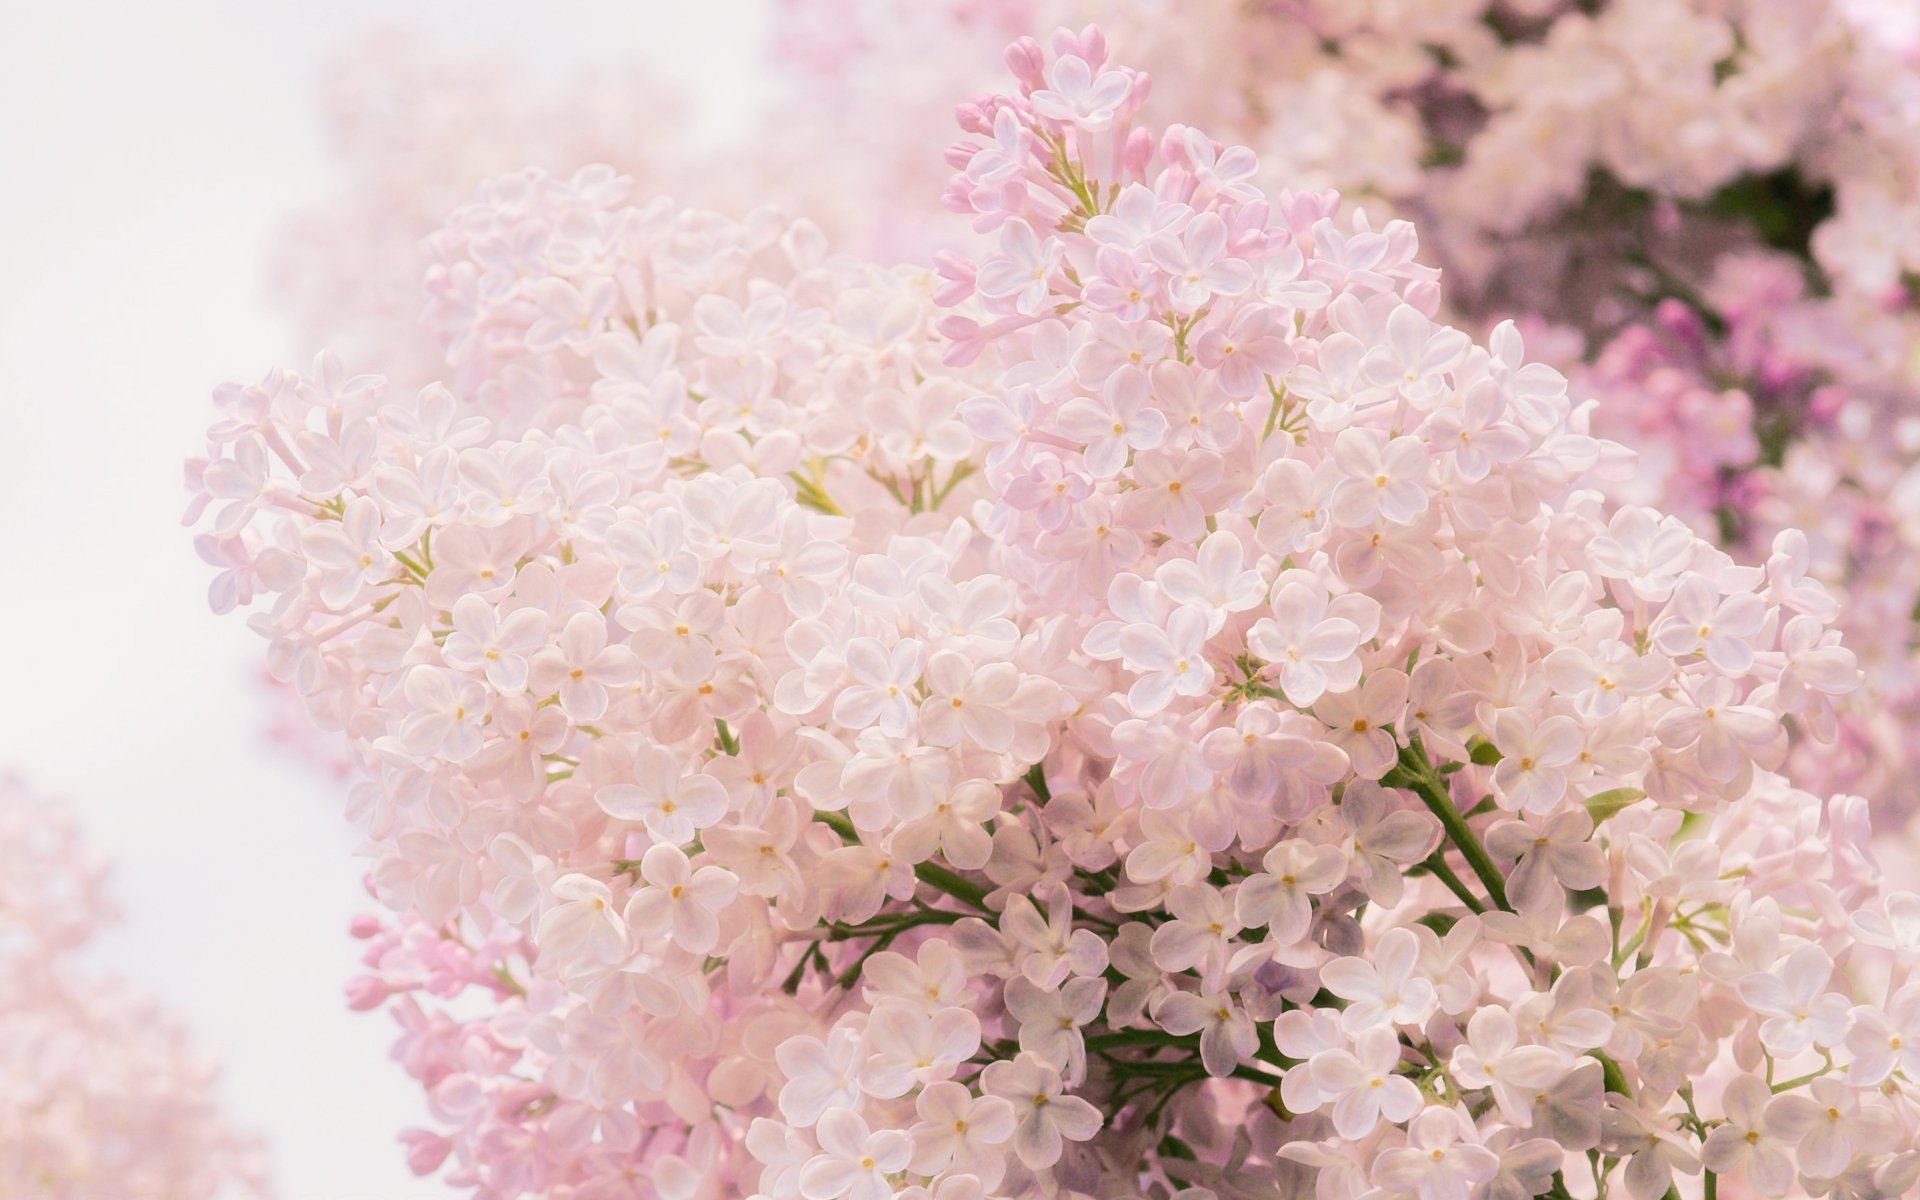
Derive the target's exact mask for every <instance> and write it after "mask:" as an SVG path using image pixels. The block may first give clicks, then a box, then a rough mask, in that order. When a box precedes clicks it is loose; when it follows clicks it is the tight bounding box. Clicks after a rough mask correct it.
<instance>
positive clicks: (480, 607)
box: [440, 592, 547, 695]
mask: <svg viewBox="0 0 1920 1200" xmlns="http://www.w3.org/2000/svg"><path fill="white" fill-rule="evenodd" d="M546 643H547V615H546V614H545V613H543V612H541V611H540V610H539V609H537V608H521V609H516V610H514V611H513V612H511V613H508V614H507V615H506V618H505V619H504V620H502V619H501V617H500V614H499V612H498V611H497V610H496V609H495V608H494V607H493V605H491V604H489V603H487V602H486V600H484V599H482V598H481V597H479V596H477V595H474V594H473V593H471V592H469V593H468V594H466V595H464V596H462V597H460V599H459V600H457V601H455V602H454V605H453V632H451V633H449V634H448V635H447V640H446V641H445V642H443V643H441V646H440V657H441V658H442V659H444V660H445V661H446V664H447V665H448V666H450V667H452V668H454V669H455V670H459V671H470V672H471V671H479V672H483V673H484V674H485V675H486V677H487V682H488V683H490V684H492V685H493V686H494V688H495V689H496V690H497V691H500V692H502V693H505V694H507V695H512V694H514V693H516V692H520V691H524V690H525V689H526V686H527V655H528V653H529V652H531V651H533V650H536V649H538V648H539V647H541V646H544V645H546Z"/></svg>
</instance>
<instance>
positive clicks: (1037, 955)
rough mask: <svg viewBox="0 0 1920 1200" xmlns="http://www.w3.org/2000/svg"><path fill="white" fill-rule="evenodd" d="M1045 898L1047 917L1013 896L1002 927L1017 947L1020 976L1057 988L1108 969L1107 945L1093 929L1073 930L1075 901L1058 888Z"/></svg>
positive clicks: (1031, 904) (1001, 924)
mask: <svg viewBox="0 0 1920 1200" xmlns="http://www.w3.org/2000/svg"><path fill="white" fill-rule="evenodd" d="M1042 899H1043V900H1044V901H1045V902H1046V905H1047V911H1046V913H1045V914H1044V915H1042V913H1041V912H1040V910H1039V909H1038V908H1037V907H1036V906H1035V905H1034V902H1033V901H1032V900H1029V899H1027V897H1025V896H1020V895H1016V896H1012V897H1010V898H1009V899H1008V900H1007V906H1006V910H1005V911H1004V912H1003V913H1002V914H1001V917H1000V926H1001V928H1002V929H1003V930H1004V931H1005V932H1006V936H1007V940H1008V943H1009V944H1010V945H1011V946H1012V947H1013V948H1014V952H1015V955H1016V961H1017V962H1018V963H1019V965H1020V973H1021V974H1022V975H1025V976H1026V977H1027V978H1028V979H1029V980H1030V981H1032V982H1033V983H1035V984H1037V985H1039V986H1040V987H1043V988H1056V987H1059V986H1060V984H1061V983H1062V982H1063V981H1065V980H1066V978H1067V977H1068V976H1069V975H1078V976H1082V977H1088V976H1095V975H1098V974H1100V972H1102V971H1104V970H1106V968H1107V944H1106V942H1105V941H1103V940H1102V939H1101V937H1100V936H1099V935H1098V934H1096V933H1095V932H1094V931H1093V930H1091V929H1075V928H1074V927H1073V902H1072V898H1071V897H1070V896H1069V895H1068V894H1067V890H1066V889H1065V888H1064V887H1059V886H1055V887H1054V888H1052V889H1051V890H1050V891H1049V892H1048V893H1046V894H1045V895H1044V896H1043V897H1042Z"/></svg>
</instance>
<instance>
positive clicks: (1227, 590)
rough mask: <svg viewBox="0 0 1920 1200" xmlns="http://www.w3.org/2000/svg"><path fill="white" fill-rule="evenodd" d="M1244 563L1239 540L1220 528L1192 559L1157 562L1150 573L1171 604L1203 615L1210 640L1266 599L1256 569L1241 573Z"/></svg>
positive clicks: (1243, 552) (1265, 591)
mask: <svg viewBox="0 0 1920 1200" xmlns="http://www.w3.org/2000/svg"><path fill="white" fill-rule="evenodd" d="M1245 561H1246V548H1245V547H1244V546H1243V545H1242V544H1241V541H1240V539H1239V537H1237V536H1236V535H1234V534H1233V533H1230V532H1228V531H1227V530H1224V529H1223V530H1216V531H1215V532H1213V533H1210V534H1208V535H1207V538H1206V540H1205V541H1203V542H1201V543H1200V547H1199V550H1198V551H1197V552H1196V553H1195V555H1194V557H1193V558H1192V559H1185V558H1175V559H1169V560H1168V561H1166V562H1164V563H1161V564H1160V567H1159V569H1158V570H1156V571H1155V572H1154V582H1155V583H1157V584H1159V585H1160V591H1161V593H1162V594H1164V595H1165V596H1166V597H1167V598H1168V599H1169V600H1171V601H1173V602H1174V603H1175V604H1178V605H1182V606H1184V607H1188V608H1193V609H1198V610H1200V611H1201V612H1204V613H1205V614H1206V616H1207V634H1208V636H1209V637H1211V636H1212V635H1214V634H1216V633H1219V632H1220V630H1221V629H1222V628H1223V627H1224V626H1225V625H1226V622H1227V619H1228V618H1229V617H1230V616H1232V615H1233V614H1234V613H1239V612H1245V611H1246V610H1247V609H1249V608H1253V607H1255V606H1256V605H1258V604H1259V603H1260V602H1261V601H1263V600H1264V599H1266V594H1267V585H1266V581H1265V580H1264V579H1263V578H1262V577H1261V574H1260V571H1259V570H1258V569H1257V568H1256V569H1252V570H1242V569H1241V567H1242V566H1243V564H1244V563H1245Z"/></svg>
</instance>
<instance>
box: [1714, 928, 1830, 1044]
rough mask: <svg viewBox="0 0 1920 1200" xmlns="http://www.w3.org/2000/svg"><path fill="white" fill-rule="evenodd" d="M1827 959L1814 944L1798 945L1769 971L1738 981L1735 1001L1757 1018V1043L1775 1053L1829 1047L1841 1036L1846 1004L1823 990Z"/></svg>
mask: <svg viewBox="0 0 1920 1200" xmlns="http://www.w3.org/2000/svg"><path fill="white" fill-rule="evenodd" d="M1832 975H1833V960H1832V959H1831V958H1829V957H1827V952H1826V951H1824V950H1822V949H1821V948H1820V947H1818V946H1802V947H1800V948H1799V949H1798V950H1795V951H1794V952H1793V953H1792V954H1789V955H1787V957H1786V958H1785V959H1783V960H1781V961H1780V962H1779V963H1778V964H1777V965H1776V966H1775V967H1774V968H1773V970H1772V971H1771V972H1767V973H1762V974H1754V975H1749V976H1747V977H1746V978H1745V979H1742V980H1741V981H1740V999H1742V1000H1743V1001H1745V1002H1746V1003H1747V1005H1748V1007H1750V1008H1752V1009H1753V1011H1754V1012H1755V1013H1757V1014H1759V1015H1760V1016H1763V1017H1766V1018H1768V1020H1767V1022H1766V1023H1765V1024H1763V1025H1761V1026H1760V1041H1761V1044H1763V1045H1764V1046H1766V1048H1767V1049H1768V1050H1770V1051H1772V1052H1773V1053H1774V1054H1777V1055H1779V1056H1781V1057H1783V1058H1784V1057H1789V1056H1791V1055H1794V1054H1798V1053H1800V1052H1801V1051H1802V1050H1805V1049H1807V1048H1808V1047H1809V1046H1815V1045H1819V1046H1824V1047H1833V1046H1837V1045H1839V1044H1840V1042H1841V1041H1842V1039H1843V1038H1844V1037H1845V1036H1846V1031H1847V1021H1848V1016H1849V1013H1850V1011H1851V1006H1850V1005H1849V1004H1848V1003H1847V998H1846V997H1845V996H1843V995H1841V994H1839V993H1838V992H1829V991H1828V990H1827V981H1828V980H1829V979H1830V978H1831V977H1832Z"/></svg>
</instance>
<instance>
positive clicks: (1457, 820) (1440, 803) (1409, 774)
mask: <svg viewBox="0 0 1920 1200" xmlns="http://www.w3.org/2000/svg"><path fill="white" fill-rule="evenodd" d="M1381 782H1382V783H1384V784H1386V785H1387V786H1389V787H1403V788H1409V789H1411V790H1412V791H1413V793H1414V794H1415V795H1417V796H1419V797H1420V800H1421V802H1422V803H1424V804H1425V805H1426V806H1427V808H1428V810H1429V811H1431V812H1432V813H1433V815H1434V816H1436V817H1438V818H1440V827H1441V828H1442V829H1444V830H1446V832H1447V838H1448V839H1449V840H1450V841H1452V842H1453V844H1454V845H1455V846H1456V847H1458V848H1459V851H1460V854H1461V856H1462V857H1464V858H1465V859H1466V860H1467V865H1468V866H1470V867H1472V868H1473V873H1474V874H1475V875H1477V876H1478V877H1479V879H1480V886H1482V887H1484V888H1486V889H1487V895H1488V896H1489V897H1491V898H1492V900H1493V905H1494V907H1495V908H1499V909H1502V910H1504V911H1506V912H1512V911H1513V905H1511V904H1509V903H1508V902H1507V885H1506V880H1504V879H1503V878H1501V875H1500V868H1499V867H1497V866H1495V865H1494V862H1493V857H1492V856H1491V855H1489V854H1488V853H1487V849H1486V847H1485V846H1482V845H1481V844H1480V839H1479V838H1478V837H1476V836H1475V835H1474V832H1473V828H1472V827H1471V826H1469V825H1468V824H1467V819H1466V818H1465V817H1463V816H1461V815H1460V810H1459V809H1457V808H1455V807H1454V806H1453V799H1452V797H1450V796H1448V795H1447V785H1446V783H1445V782H1444V781H1443V780H1441V779H1440V777H1439V776H1438V775H1436V774H1435V773H1434V770H1433V768H1432V766H1430V765H1429V764H1428V762H1427V755H1426V752H1425V751H1424V750H1422V749H1421V748H1420V743H1419V740H1418V739H1417V738H1416V739H1415V740H1414V742H1413V744H1412V745H1410V746H1408V747H1407V748H1406V749H1404V750H1402V751H1400V765H1398V766H1396V767H1395V768H1394V769H1393V770H1391V771H1389V772H1387V775H1386V777H1385V778H1384V779H1382V780H1381Z"/></svg>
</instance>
